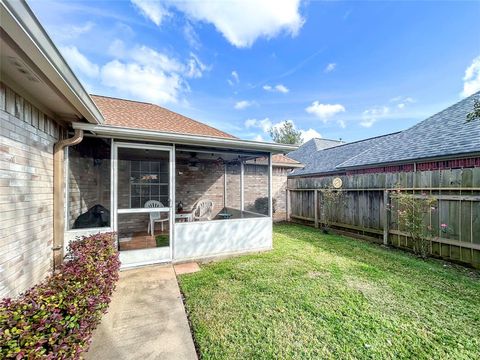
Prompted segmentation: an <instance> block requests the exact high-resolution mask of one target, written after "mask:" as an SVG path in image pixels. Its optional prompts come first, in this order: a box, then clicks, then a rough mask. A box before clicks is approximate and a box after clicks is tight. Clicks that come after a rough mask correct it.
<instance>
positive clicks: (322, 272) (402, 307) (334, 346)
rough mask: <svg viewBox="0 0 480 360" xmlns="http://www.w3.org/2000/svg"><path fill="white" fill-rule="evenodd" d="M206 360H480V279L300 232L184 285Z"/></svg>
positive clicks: (286, 230)
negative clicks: (362, 359) (276, 359)
mask: <svg viewBox="0 0 480 360" xmlns="http://www.w3.org/2000/svg"><path fill="white" fill-rule="evenodd" d="M179 281H180V286H181V289H182V292H183V293H184V295H185V302H186V307H187V310H188V312H189V316H190V320H191V324H192V327H193V332H194V336H195V340H196V342H197V346H198V348H199V351H200V355H201V357H202V358H204V359H272V358H282V359H288V358H296V359H312V358H337V359H340V358H341V359H353V358H372V359H389V358H392V359H393V358H404V359H407V358H408V359H411V358H415V359H427V358H428V359H433V358H435V359H479V358H480V277H479V273H478V272H476V271H473V270H470V269H463V268H460V267H457V266H452V265H449V264H446V263H443V262H440V261H437V260H428V261H422V260H419V259H417V258H415V257H414V256H413V255H410V254H407V253H404V252H402V251H399V250H391V249H385V248H383V247H381V246H379V245H374V244H370V243H367V242H363V241H360V240H353V239H349V238H346V237H341V236H333V235H324V234H321V233H320V232H319V231H318V230H315V229H312V228H308V227H303V226H300V225H298V226H297V225H277V226H275V227H274V250H273V251H271V252H267V253H262V254H256V255H248V256H242V257H236V258H232V259H228V260H224V261H221V262H217V263H211V264H209V265H204V266H202V271H200V272H198V273H195V274H189V275H182V276H180V278H179Z"/></svg>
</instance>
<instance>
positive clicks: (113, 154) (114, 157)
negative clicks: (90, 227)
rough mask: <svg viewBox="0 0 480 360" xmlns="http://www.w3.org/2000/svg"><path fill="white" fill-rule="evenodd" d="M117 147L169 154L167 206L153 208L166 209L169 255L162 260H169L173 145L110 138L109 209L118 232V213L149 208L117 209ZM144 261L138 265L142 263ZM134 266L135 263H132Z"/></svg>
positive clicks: (171, 230)
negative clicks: (166, 152)
mask: <svg viewBox="0 0 480 360" xmlns="http://www.w3.org/2000/svg"><path fill="white" fill-rule="evenodd" d="M119 148H130V149H148V150H160V151H168V154H169V162H168V163H169V167H168V170H169V186H168V192H169V194H168V197H169V204H168V207H165V208H160V209H155V210H156V211H158V210H160V211H165V212H167V211H168V215H169V216H168V218H169V221H168V232H169V240H170V242H169V248H170V255H169V258H168V259H165V260H164V261H171V260H172V259H173V246H174V231H173V228H174V224H175V210H174V209H175V147H174V146H168V145H155V144H142V143H131V142H121V141H115V140H114V139H112V152H111V162H112V164H111V178H112V181H111V189H110V191H111V194H112V195H111V209H113V211H112V219H111V224H112V229H113V231H115V232H118V214H130V213H132V214H133V213H148V212H150V211H151V209H142V208H138V209H118V149H119ZM155 249H158V248H150V249H142V250H128V251H155ZM144 264H146V263H145V262H144V263H142V264H140V263H139V264H138V265H144ZM132 266H135V265H132Z"/></svg>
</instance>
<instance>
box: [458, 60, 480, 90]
mask: <svg viewBox="0 0 480 360" xmlns="http://www.w3.org/2000/svg"><path fill="white" fill-rule="evenodd" d="M479 90H480V56H477V57H476V58H475V59H473V61H472V63H471V64H470V66H469V67H468V68H467V69H466V70H465V76H464V77H463V92H462V96H470V95H472V94H474V93H476V92H477V91H479Z"/></svg>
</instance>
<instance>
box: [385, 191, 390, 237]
mask: <svg viewBox="0 0 480 360" xmlns="http://www.w3.org/2000/svg"><path fill="white" fill-rule="evenodd" d="M388 202H389V195H388V190H385V191H384V192H383V215H384V216H383V219H384V222H383V245H388V232H389V230H390V229H389V227H390V211H389V206H388Z"/></svg>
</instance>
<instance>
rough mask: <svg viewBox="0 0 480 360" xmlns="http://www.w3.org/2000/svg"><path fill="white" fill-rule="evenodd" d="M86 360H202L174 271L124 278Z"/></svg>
mask: <svg viewBox="0 0 480 360" xmlns="http://www.w3.org/2000/svg"><path fill="white" fill-rule="evenodd" d="M85 358H86V359H92V360H93V359H95V360H97V359H102V360H109V359H112V360H113V359H114V360H121V359H175V360H177V359H178V360H182V359H185V360H190V359H197V355H196V352H195V347H194V345H193V340H192V336H191V334H190V328H189V326H188V321H187V317H186V314H185V309H184V307H183V302H182V299H181V296H180V290H179V288H178V284H177V280H176V278H175V272H174V270H173V267H172V266H171V265H162V266H149V267H143V268H138V269H133V270H128V271H122V272H121V273H120V280H119V282H118V284H117V289H116V291H115V293H114V294H113V299H112V302H111V303H110V307H109V309H108V313H107V314H106V315H105V316H104V317H103V319H102V322H101V324H100V326H99V327H98V328H97V329H96V330H95V332H94V334H93V342H92V345H91V346H90V350H89V351H88V353H87V354H85Z"/></svg>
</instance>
